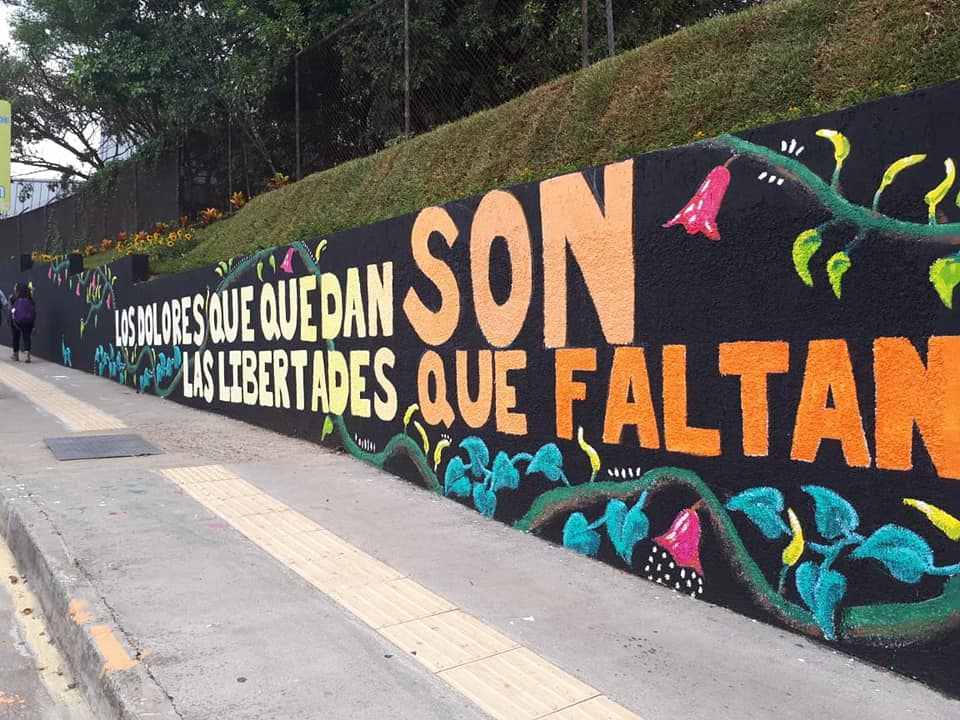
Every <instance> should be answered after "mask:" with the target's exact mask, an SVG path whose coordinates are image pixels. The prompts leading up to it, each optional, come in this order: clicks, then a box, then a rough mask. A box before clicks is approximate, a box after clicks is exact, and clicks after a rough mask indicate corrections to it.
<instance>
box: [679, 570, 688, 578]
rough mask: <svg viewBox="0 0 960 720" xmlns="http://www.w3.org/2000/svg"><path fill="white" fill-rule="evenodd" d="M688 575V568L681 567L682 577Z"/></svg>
mask: <svg viewBox="0 0 960 720" xmlns="http://www.w3.org/2000/svg"><path fill="white" fill-rule="evenodd" d="M686 576H687V569H686V568H680V577H682V578H683V577H686Z"/></svg>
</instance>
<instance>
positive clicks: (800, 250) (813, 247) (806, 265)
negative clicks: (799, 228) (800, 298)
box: [793, 230, 823, 287]
mask: <svg viewBox="0 0 960 720" xmlns="http://www.w3.org/2000/svg"><path fill="white" fill-rule="evenodd" d="M822 244H823V238H822V237H821V236H820V233H819V232H817V231H816V230H807V231H805V232H802V233H800V234H799V235H797V239H796V240H794V241H793V267H794V268H796V270H797V275H799V276H800V279H801V280H803V282H804V283H806V284H807V285H809V286H810V287H813V276H812V275H811V274H810V258H812V257H813V256H814V254H815V253H816V252H817V250H819V249H820V246H821V245H822Z"/></svg>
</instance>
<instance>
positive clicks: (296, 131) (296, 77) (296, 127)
mask: <svg viewBox="0 0 960 720" xmlns="http://www.w3.org/2000/svg"><path fill="white" fill-rule="evenodd" d="M301 52H303V51H302V50H298V51H297V54H296V55H294V56H293V137H294V142H295V143H296V148H295V153H296V157H297V162H296V166H297V177H296V179H297V180H299V179H300V53H301Z"/></svg>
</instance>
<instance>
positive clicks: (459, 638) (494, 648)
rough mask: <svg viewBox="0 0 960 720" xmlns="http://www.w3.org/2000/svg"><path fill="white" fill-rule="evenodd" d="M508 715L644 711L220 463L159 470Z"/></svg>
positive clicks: (476, 698) (590, 717)
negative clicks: (616, 700)
mask: <svg viewBox="0 0 960 720" xmlns="http://www.w3.org/2000/svg"><path fill="white" fill-rule="evenodd" d="M159 472H160V473H161V474H162V475H163V476H165V477H166V478H168V479H169V480H171V481H173V482H174V483H176V484H177V485H178V486H179V487H180V488H182V489H183V490H184V492H186V493H187V494H189V495H190V496H192V497H193V498H194V499H195V500H196V501H197V502H199V503H201V504H202V505H204V506H205V507H207V508H208V509H210V510H211V511H212V512H214V513H216V514H217V515H219V516H220V517H221V518H223V519H224V520H225V521H226V522H228V523H229V524H230V525H232V526H233V527H234V528H235V529H237V530H238V531H239V532H241V533H242V534H243V535H245V536H246V537H247V538H248V539H249V540H251V541H252V542H253V543H255V544H256V545H258V546H259V547H261V548H262V549H263V550H265V551H266V552H267V553H269V554H270V555H272V556H273V557H274V558H276V559H277V560H279V561H280V562H281V563H283V564H284V565H285V566H286V567H288V568H290V569H291V570H293V571H294V572H295V573H297V574H298V575H300V576H301V577H302V578H303V579H305V580H306V581H307V582H308V583H310V584H311V585H312V586H313V587H314V588H316V589H317V590H319V591H320V592H322V593H324V594H326V595H328V596H329V597H331V598H332V599H333V600H335V601H336V602H337V603H338V604H340V605H341V606H342V607H343V608H344V609H345V610H347V611H348V612H350V613H351V614H353V615H355V616H356V617H357V618H358V619H359V620H361V621H362V622H364V623H365V624H367V625H368V626H370V627H371V628H373V629H374V630H376V631H377V632H378V633H380V634H381V635H382V636H383V637H385V638H386V639H387V640H389V641H390V642H392V643H393V644H394V645H396V646H397V647H398V648H399V649H400V650H402V651H404V652H406V653H409V654H410V655H411V656H412V657H414V658H415V659H416V660H417V661H419V662H420V663H421V664H422V665H423V666H424V667H426V668H427V669H428V670H429V671H430V672H432V673H434V674H435V675H436V676H437V677H438V678H440V679H442V680H443V681H444V682H446V683H447V684H448V685H450V686H451V687H452V688H454V689H455V690H457V691H458V692H460V693H461V694H463V695H464V696H466V697H467V698H469V699H470V700H472V701H473V702H474V703H476V704H477V705H478V706H479V707H480V708H481V709H482V710H483V711H484V712H486V713H488V714H489V715H490V716H491V717H494V718H498V719H500V720H539V719H540V718H551V719H553V720H640V718H639V717H638V716H637V715H634V714H633V713H632V712H630V711H628V710H626V709H625V708H623V707H621V706H619V705H617V704H616V703H614V702H613V701H612V700H610V699H609V698H607V697H605V696H603V695H602V694H601V693H600V691H598V690H595V689H594V688H592V687H591V686H589V685H587V684H585V683H583V682H581V681H580V680H578V679H576V678H574V677H572V676H571V675H569V674H567V673H566V672H564V671H563V670H561V669H560V668H558V667H557V666H556V665H554V664H552V663H550V662H549V661H547V660H546V659H544V658H542V657H541V656H539V655H537V654H536V653H534V652H532V651H531V650H529V649H527V648H525V647H522V646H521V645H520V644H519V643H517V642H515V641H513V640H511V639H510V638H508V637H506V636H504V635H502V634H501V633H499V632H497V631H496V630H494V629H493V628H491V627H490V626H488V625H486V624H484V623H483V622H481V621H480V620H478V619H477V618H475V617H473V616H472V615H470V614H468V613H465V612H463V611H462V610H460V609H459V608H457V607H456V606H455V605H454V604H453V603H450V602H448V601H447V600H445V599H444V598H441V597H439V596H437V595H435V594H434V593H432V592H431V591H430V590H428V589H427V588H425V587H423V586H421V585H420V584H418V583H416V582H414V581H413V580H411V579H410V578H407V577H404V576H403V574H402V573H399V572H397V571H396V570H394V569H393V568H391V567H390V566H389V565H386V564H384V563H382V562H381V561H379V560H377V559H376V558H374V557H372V556H370V555H368V554H367V553H365V552H363V551H362V550H360V549H358V548H356V547H354V546H353V545H351V544H349V543H347V542H346V541H344V540H343V539H341V538H340V537H338V536H337V535H334V534H333V533H331V532H329V531H328V530H326V529H324V528H323V527H321V526H320V525H318V524H317V523H315V522H313V521H312V520H310V519H309V518H307V517H306V516H304V515H302V514H301V513H299V512H297V511H296V510H294V509H293V508H291V507H289V506H288V505H285V504H284V503H282V502H280V501H279V500H277V499H275V498H273V497H271V496H270V495H267V494H266V493H264V492H262V491H260V490H258V489H257V488H256V487H254V486H253V485H251V484H250V483H248V482H246V481H245V480H243V479H242V478H240V477H238V476H237V475H235V474H234V473H233V472H231V471H230V470H228V469H227V468H225V467H223V466H220V465H206V466H198V467H181V468H170V469H165V470H160V471H159Z"/></svg>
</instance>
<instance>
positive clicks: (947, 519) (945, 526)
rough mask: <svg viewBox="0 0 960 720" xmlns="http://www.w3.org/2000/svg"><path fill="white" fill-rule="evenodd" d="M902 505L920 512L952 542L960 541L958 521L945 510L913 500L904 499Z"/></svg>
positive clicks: (959, 520) (959, 522)
mask: <svg viewBox="0 0 960 720" xmlns="http://www.w3.org/2000/svg"><path fill="white" fill-rule="evenodd" d="M903 504H904V505H909V506H910V507H912V508H916V509H917V510H919V511H920V512H922V513H923V514H924V515H926V516H927V519H928V520H929V521H930V522H932V523H933V525H934V527H936V528H937V529H938V530H940V531H941V532H942V533H943V534H944V535H946V536H947V537H948V538H950V539H951V540H953V541H954V542H957V541H958V540H960V519H958V518H956V517H954V516H953V515H951V514H950V513H948V512H947V511H946V510H941V509H940V508H938V507H937V506H936V505H931V504H930V503H926V502H924V501H923V500H914V499H913V498H904V499H903Z"/></svg>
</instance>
